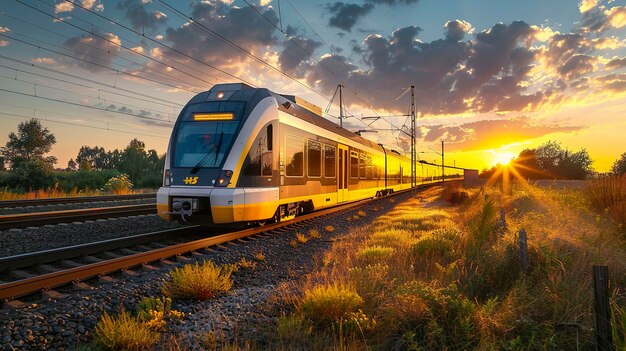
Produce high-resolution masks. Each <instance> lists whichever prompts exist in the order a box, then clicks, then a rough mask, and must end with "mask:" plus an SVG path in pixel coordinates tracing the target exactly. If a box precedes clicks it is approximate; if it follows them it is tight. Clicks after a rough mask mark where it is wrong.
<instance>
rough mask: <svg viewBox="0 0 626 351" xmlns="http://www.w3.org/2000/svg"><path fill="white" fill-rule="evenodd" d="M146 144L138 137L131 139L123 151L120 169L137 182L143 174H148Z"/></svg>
mask: <svg viewBox="0 0 626 351" xmlns="http://www.w3.org/2000/svg"><path fill="white" fill-rule="evenodd" d="M146 165H147V160H146V144H145V143H144V142H143V141H139V140H138V139H133V140H131V141H130V143H129V144H128V146H127V147H126V148H125V149H124V151H122V155H121V161H120V164H119V167H118V170H119V171H120V172H122V173H126V174H128V176H129V177H130V179H131V181H133V182H137V180H138V179H139V178H141V176H142V175H144V174H146V171H147V170H146Z"/></svg>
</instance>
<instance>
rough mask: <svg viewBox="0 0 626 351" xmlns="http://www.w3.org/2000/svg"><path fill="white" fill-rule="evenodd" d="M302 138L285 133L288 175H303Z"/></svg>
mask: <svg viewBox="0 0 626 351" xmlns="http://www.w3.org/2000/svg"><path fill="white" fill-rule="evenodd" d="M303 158H304V140H303V139H302V138H300V137H297V136H293V135H287V137H286V142H285V162H286V164H287V167H286V168H287V169H286V171H287V176H288V177H302V176H304V162H303V161H304V160H303Z"/></svg>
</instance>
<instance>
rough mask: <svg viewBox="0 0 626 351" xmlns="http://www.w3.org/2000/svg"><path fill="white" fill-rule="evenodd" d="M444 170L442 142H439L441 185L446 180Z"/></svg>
mask: <svg viewBox="0 0 626 351" xmlns="http://www.w3.org/2000/svg"><path fill="white" fill-rule="evenodd" d="M445 172H446V171H445V168H444V166H443V140H442V141H441V183H442V184H443V181H444V180H445V178H446V174H445Z"/></svg>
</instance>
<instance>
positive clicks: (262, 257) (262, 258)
mask: <svg viewBox="0 0 626 351" xmlns="http://www.w3.org/2000/svg"><path fill="white" fill-rule="evenodd" d="M254 259H255V260H257V261H259V262H263V261H265V254H264V253H263V252H257V253H255V254H254Z"/></svg>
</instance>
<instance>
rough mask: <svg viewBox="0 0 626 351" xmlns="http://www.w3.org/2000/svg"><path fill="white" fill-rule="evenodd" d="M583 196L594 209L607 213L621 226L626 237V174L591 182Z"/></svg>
mask: <svg viewBox="0 0 626 351" xmlns="http://www.w3.org/2000/svg"><path fill="white" fill-rule="evenodd" d="M583 194H584V195H585V199H586V200H587V202H588V203H589V204H590V205H591V206H592V207H593V208H595V209H596V210H597V211H600V212H606V213H607V214H608V215H609V216H611V217H612V218H613V219H614V220H615V221H616V222H617V223H618V224H619V225H621V229H622V233H623V234H624V235H625V237H626V231H625V230H624V229H625V227H626V174H623V175H622V176H608V177H604V178H600V179H593V180H590V181H589V182H588V183H587V186H586V188H585V191H584V192H583Z"/></svg>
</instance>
